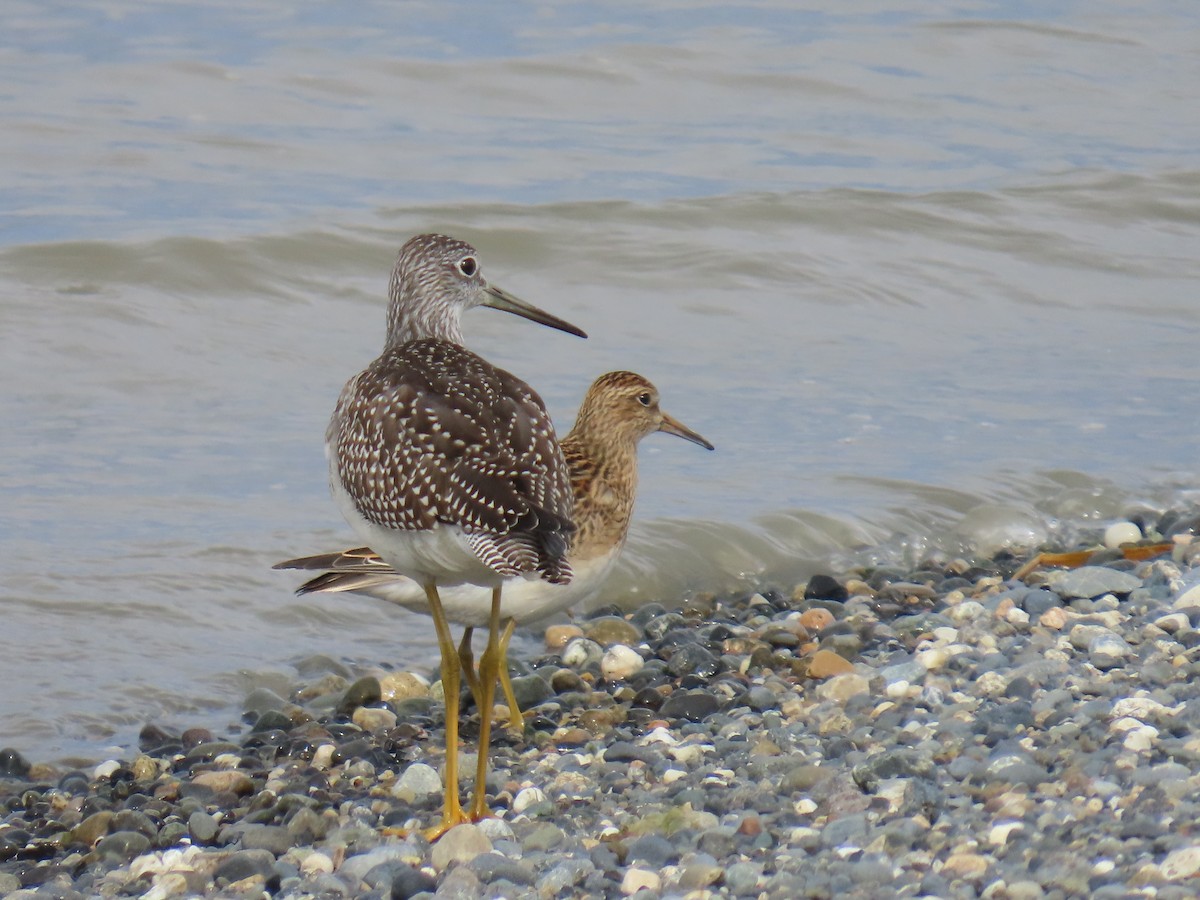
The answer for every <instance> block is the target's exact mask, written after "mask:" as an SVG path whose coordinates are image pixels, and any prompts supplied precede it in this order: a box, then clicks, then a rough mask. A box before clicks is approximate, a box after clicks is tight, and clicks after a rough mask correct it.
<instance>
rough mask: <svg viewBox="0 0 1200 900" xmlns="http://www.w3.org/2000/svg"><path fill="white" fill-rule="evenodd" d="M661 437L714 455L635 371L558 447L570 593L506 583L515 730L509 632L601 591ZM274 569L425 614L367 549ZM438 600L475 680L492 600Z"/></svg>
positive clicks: (312, 586) (591, 407)
mask: <svg viewBox="0 0 1200 900" xmlns="http://www.w3.org/2000/svg"><path fill="white" fill-rule="evenodd" d="M656 431H661V432H665V433H666V434H673V435H676V436H678V437H681V438H684V439H685V440H689V441H691V442H693V443H696V444H699V445H700V446H702V447H706V448H707V449H709V450H711V449H713V448H712V445H711V444H710V443H709V442H708V441H706V440H705V439H704V438H703V437H701V436H700V435H699V434H697V433H696V432H694V431H692V430H691V429H690V428H688V427H687V426H685V425H683V424H682V423H681V422H679V421H678V420H676V419H674V418H672V417H671V416H669V415H668V414H667V413H665V412H663V411H662V409H661V408H660V407H659V393H658V389H657V388H655V386H654V385H653V384H651V383H650V381H649V380H647V379H646V378H644V377H642V376H641V375H637V374H635V373H633V372H609V373H608V374H606V375H601V376H600V377H599V378H597V379H596V380H595V381H594V382H593V383H592V386H591V387H590V388H589V389H588V392H587V395H586V396H585V397H584V399H583V402H582V404H580V407H579V413H578V415H577V416H576V419H575V425H574V427H573V428H572V429H571V431H570V433H569V434H567V435H566V437H564V438H563V439H562V451H563V455H564V456H565V457H566V462H567V468H568V469H569V471H570V478H571V491H572V494H573V495H574V498H575V514H574V522H575V526H576V530H575V532H574V533H573V534H572V535H571V537H570V549H569V550H568V551H567V559H568V562H569V563H570V565H571V569H572V571H573V572H574V576H573V578H572V579H571V583H570V584H565V585H563V584H552V583H550V582H546V581H531V580H528V579H523V578H522V579H509V581H508V582H506V584H505V587H504V591H503V594H502V596H501V601H500V615H501V617H503V618H504V619H507V622H506V625H505V631H504V636H503V638H502V639H501V661H500V679H501V684H502V685H503V686H504V694H505V700H506V702H507V703H508V706H509V712H510V715H511V716H512V718H511V719H510V725H513V726H517V723H519V722H520V711H519V709H518V708H517V704H516V699H515V697H514V696H513V692H512V688H511V685H510V684H509V681H508V666H507V660H506V651H507V646H508V640H509V638H510V637H511V635H512V629H513V626H514V624H515V623H523V622H528V621H535V620H537V619H540V618H543V617H545V616H548V615H551V614H553V613H555V612H558V611H560V610H563V609H566V608H568V607H570V606H574V605H575V604H576V603H579V602H581V601H583V600H585V599H587V598H588V597H589V596H590V595H592V594H593V593H595V592H596V590H597V589H598V588H599V586H600V585H601V584H602V582H603V581H604V578H605V576H606V575H607V574H608V572H609V571H610V570H611V569H612V566H613V563H614V562H615V561H616V559H617V556H618V555H619V553H620V551H621V548H622V547H623V546H624V544H625V539H626V536H627V535H628V533H629V521H630V517H631V515H632V513H633V504H634V497H635V495H636V493H637V477H638V470H637V445H638V442H639V441H641V439H642V438H644V437H646V436H647V435H649V434H653V433H654V432H656ZM276 568H287V569H307V570H314V569H324V570H328V571H325V572H324V573H323V574H322V575H318V576H317V577H315V578H313V579H311V580H309V581H307V582H305V583H304V584H303V585H302V586H301V587H300V589H299V590H298V591H297V593H300V594H306V593H311V592H328V593H337V592H344V591H350V592H353V593H357V594H364V595H367V596H371V597H376V598H378V599H382V600H386V601H388V602H389V603H395V604H397V605H399V606H403V607H405V608H406V609H410V610H414V611H418V612H427V611H428V604H427V602H426V600H425V595H424V592H423V590H422V589H421V586H420V585H419V584H418V583H417V582H415V581H413V580H412V579H410V578H406V577H404V576H402V575H400V574H398V573H397V572H396V570H395V569H393V568H392V567H391V566H389V565H388V564H387V563H386V562H385V561H384V560H382V559H380V557H379V556H378V555H377V554H375V553H374V552H372V550H370V549H369V548H360V549H357V550H347V551H344V552H342V553H328V554H323V555H320V556H310V557H305V558H302V559H293V560H288V561H287V562H283V563H280V564H279V565H278V566H276ZM440 596H441V600H442V609H443V611H444V612H445V614H446V617H447V618H448V619H450V620H451V621H453V622H457V623H459V624H461V625H465V626H467V632H466V634H465V635H464V637H463V644H462V646H461V647H460V652H459V656H460V660H461V661H462V664H463V671H464V674H465V675H467V677H468V678H470V677H471V671H470V662H469V660H470V649H469V648H470V633H471V629H472V628H473V627H476V626H482V625H485V624H487V623H488V614H489V612H490V610H489V599H488V593H487V591H486V589H484V588H479V587H476V586H474V585H468V584H463V585H457V586H454V587H448V588H443V589H441V591H440ZM472 689H473V691H474V692H475V695H476V700H477V702H481V703H482V702H483V701H481V700H480V696H479V694H480V688H479V687H478V686H475V685H473V686H472ZM481 749H482V748H481ZM479 802H481V801H480V792H479V786H478V785H477V791H476V803H479Z"/></svg>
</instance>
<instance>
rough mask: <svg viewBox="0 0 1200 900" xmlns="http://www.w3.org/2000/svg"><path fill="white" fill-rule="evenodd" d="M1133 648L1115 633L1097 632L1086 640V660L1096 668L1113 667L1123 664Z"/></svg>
mask: <svg viewBox="0 0 1200 900" xmlns="http://www.w3.org/2000/svg"><path fill="white" fill-rule="evenodd" d="M1132 655H1133V648H1132V647H1130V646H1129V644H1128V643H1126V641H1125V639H1124V638H1122V637H1121V636H1120V635H1116V634H1099V635H1096V636H1095V637H1094V638H1092V640H1090V641H1089V642H1088V660H1089V661H1090V662H1091V664H1092V665H1093V666H1095V667H1096V668H1097V669H1113V668H1116V667H1117V666H1122V665H1124V664H1125V660H1126V659H1127V658H1128V657H1130V656H1132Z"/></svg>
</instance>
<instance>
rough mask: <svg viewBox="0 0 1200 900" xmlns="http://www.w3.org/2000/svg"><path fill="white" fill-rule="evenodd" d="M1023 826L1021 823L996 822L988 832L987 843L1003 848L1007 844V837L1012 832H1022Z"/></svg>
mask: <svg viewBox="0 0 1200 900" xmlns="http://www.w3.org/2000/svg"><path fill="white" fill-rule="evenodd" d="M1024 828H1025V826H1024V825H1023V824H1022V823H1021V822H1015V821H1011V820H1010V821H1006V822H997V823H996V824H995V825H993V826H992V828H991V830H990V831H989V832H988V842H989V843H991V844H993V845H995V846H997V847H1003V846H1004V845H1005V844H1007V843H1008V837H1009V835H1010V834H1012V833H1013V832H1014V831H1023V830H1024Z"/></svg>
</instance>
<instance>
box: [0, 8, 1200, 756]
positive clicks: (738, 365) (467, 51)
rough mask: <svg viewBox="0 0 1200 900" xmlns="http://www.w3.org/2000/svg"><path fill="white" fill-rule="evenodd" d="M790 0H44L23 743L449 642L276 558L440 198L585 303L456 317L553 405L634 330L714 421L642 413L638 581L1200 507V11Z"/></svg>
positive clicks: (463, 230)
mask: <svg viewBox="0 0 1200 900" xmlns="http://www.w3.org/2000/svg"><path fill="white" fill-rule="evenodd" d="M789 6H790V4H782V3H780V4H772V3H759V4H744V5H741V4H736V3H733V4H715V3H714V4H694V3H689V4H686V5H684V4H674V3H661V4H657V5H656V6H655V8H654V9H652V10H642V9H640V8H638V9H634V8H632V7H631V8H629V9H625V10H620V11H619V12H618V11H616V8H615V7H613V6H611V5H609V4H587V3H577V4H565V5H555V6H550V5H538V4H525V5H521V4H517V5H512V4H510V5H508V6H506V7H505V14H504V15H503V16H500V15H499V14H498V13H497V12H495V11H494V9H493V7H491V6H489V5H487V4H481V3H479V4H469V5H467V6H463V5H460V6H458V7H456V13H455V14H454V15H451V14H449V13H448V12H445V11H443V7H441V6H439V5H436V4H429V5H420V4H404V5H403V6H394V5H390V4H355V5H346V6H344V7H343V6H334V7H329V6H319V7H313V8H311V9H307V10H303V11H295V10H293V9H291V8H290V5H288V4H280V3H276V2H261V3H245V4H230V5H228V6H224V7H219V8H216V9H212V8H210V7H209V6H207V5H206V6H204V7H200V6H195V7H193V6H189V5H187V4H152V3H132V2H130V3H116V2H113V3H106V4H99V5H95V6H92V7H89V8H88V9H87V10H71V11H58V12H56V13H53V14H51V13H48V12H46V11H45V9H44V8H43V7H42V6H41V5H39V4H33V3H26V4H18V5H17V6H15V7H14V8H13V15H12V17H11V21H10V23H9V24H8V26H6V28H5V30H4V33H3V35H2V36H0V72H2V73H3V82H2V83H3V84H5V85H6V86H7V88H6V90H4V91H2V92H0V115H2V116H3V121H4V122H5V128H4V137H3V138H2V139H0V146H3V148H4V157H5V161H6V165H5V166H3V167H0V209H3V210H4V215H3V217H2V218H0V290H2V291H3V294H2V296H3V298H4V299H3V302H0V334H2V335H3V336H4V343H3V352H2V353H0V385H3V387H2V388H0V422H2V423H3V424H4V427H3V429H0V459H2V460H3V464H2V466H0V487H2V490H3V497H4V503H3V505H2V506H0V535H3V539H4V552H3V555H2V556H0V559H3V563H0V566H2V568H0V575H2V579H0V603H2V604H3V610H4V620H3V621H4V633H5V638H6V640H5V643H6V645H7V646H8V647H9V648H19V652H13V651H12V650H11V649H10V652H8V653H6V654H3V655H2V656H0V683H2V684H4V685H5V689H4V691H3V694H2V695H0V746H9V745H11V746H14V747H17V748H18V749H20V750H21V751H22V752H24V753H26V755H28V756H31V757H32V758H40V759H59V758H63V757H68V756H81V757H85V758H96V757H98V756H101V755H103V754H104V753H106V752H108V749H109V748H110V745H115V746H117V747H123V748H124V747H129V746H130V745H131V744H132V743H133V742H134V741H135V740H136V735H137V731H138V729H139V728H140V726H141V725H142V724H143V723H145V722H146V721H157V722H159V723H160V724H163V725H166V726H168V727H181V726H187V725H192V724H208V725H210V726H212V727H215V728H221V727H223V726H224V725H226V724H227V723H229V722H231V721H234V720H235V719H236V718H237V715H238V709H239V704H240V701H241V698H242V697H243V696H244V693H245V691H246V689H247V686H248V685H252V684H257V683H260V682H262V681H264V680H270V679H271V678H272V677H275V676H277V675H278V674H279V673H287V672H289V671H291V666H292V665H293V663H294V662H295V661H296V660H298V659H300V658H303V657H305V656H307V655H310V654H314V653H327V654H329V655H330V656H333V657H335V658H344V659H351V660H357V661H363V660H369V661H391V662H394V663H395V664H397V665H404V666H417V667H422V668H427V667H429V666H430V665H431V664H432V663H433V662H434V660H435V658H436V647H435V645H434V642H433V640H432V629H431V628H427V626H426V624H425V623H423V622H420V621H418V622H415V623H409V622H407V621H406V620H404V619H403V616H404V615H405V614H402V613H398V612H395V611H392V610H389V609H382V608H379V607H377V606H375V605H372V604H371V603H369V602H365V601H364V602H355V601H353V600H347V599H344V598H343V599H333V600H321V599H313V598H306V599H304V600H296V599H294V598H292V596H291V594H290V590H291V588H292V587H294V585H295V584H296V582H297V579H296V578H295V577H294V576H293V575H291V574H288V573H279V572H273V571H271V570H270V568H269V567H270V565H271V564H272V563H274V562H275V561H277V560H279V559H282V558H285V557H288V556H293V555H298V554H302V553H309V552H316V551H321V550H327V549H333V548H338V547H342V546H348V545H351V544H354V543H355V541H354V538H353V537H352V535H351V534H350V532H349V529H348V528H347V527H346V526H345V525H344V524H343V523H342V522H340V520H339V518H338V515H337V512H336V510H335V509H334V507H333V504H332V503H331V502H330V499H329V496H328V491H327V488H326V485H325V467H324V461H323V458H322V436H323V430H324V426H325V421H326V419H327V417H328V415H329V412H330V410H331V408H332V405H333V402H334V399H335V398H336V395H337V392H338V390H339V389H340V387H341V384H342V383H343V382H344V380H345V379H346V378H347V377H349V376H350V375H351V374H353V373H354V372H355V371H357V370H358V369H359V368H361V367H362V365H363V364H365V363H366V362H367V361H368V360H369V359H370V358H371V357H372V356H373V355H374V354H375V353H376V352H377V351H378V349H379V346H380V342H381V338H382V326H383V311H384V294H385V290H386V282H387V273H388V270H389V268H390V266H391V263H392V258H393V256H394V253H395V250H396V248H397V247H398V246H399V244H400V243H402V242H403V240H404V239H405V238H406V237H407V236H409V235H410V234H412V233H415V232H417V231H425V230H445V231H448V232H450V233H452V234H455V235H457V236H461V237H464V238H466V239H468V240H470V241H472V242H473V243H475V244H476V245H477V246H478V247H479V249H480V251H481V255H482V258H483V261H484V266H485V271H486V272H487V273H488V275H489V277H491V278H492V279H493V280H494V281H496V282H497V283H499V284H501V285H503V286H504V287H506V288H508V289H509V290H512V291H513V292H515V293H517V294H519V295H521V296H523V297H525V298H526V299H529V300H531V301H532V302H534V303H536V304H538V305H540V306H543V307H545V308H547V309H550V310H552V311H554V312H556V313H558V314H560V315H562V316H564V317H565V318H567V319H569V320H571V321H573V322H575V323H576V324H578V325H580V326H581V327H583V328H585V329H586V330H587V331H588V332H589V334H590V339H589V340H588V341H587V342H586V343H582V342H580V341H578V340H577V339H574V338H571V337H568V336H566V335H562V334H558V333H554V332H550V331H547V330H544V329H538V328H535V327H533V326H532V325H529V324H528V323H525V322H521V321H519V320H516V319H513V318H511V317H506V316H499V315H494V314H492V313H490V312H487V311H480V312H477V313H473V314H471V316H470V317H469V319H468V321H467V322H466V330H467V333H468V337H469V338H470V341H471V344H472V346H473V347H475V348H476V349H478V350H479V351H480V352H482V353H484V354H485V355H486V356H487V357H488V358H490V359H492V360H494V361H496V362H497V363H499V364H501V365H504V366H505V367H507V368H510V369H512V370H513V371H515V372H516V373H517V374H519V375H521V376H522V377H524V378H526V379H527V380H528V381H530V382H531V383H532V384H534V385H535V386H536V387H537V388H538V389H539V391H541V393H542V394H543V396H544V397H545V399H546V401H547V403H548V404H549V406H550V407H551V411H552V412H553V413H554V415H555V418H556V420H557V421H558V422H559V423H560V424H561V425H562V426H563V427H564V428H565V427H566V426H567V425H568V424H569V422H570V420H571V416H572V413H573V409H574V405H575V403H576V402H577V401H578V399H579V397H580V396H581V395H582V393H583V391H584V390H585V388H586V386H587V384H588V383H589V382H590V381H591V379H592V378H593V377H594V376H595V375H597V374H599V373H601V372H603V371H607V370H609V369H614V368H628V369H634V370H636V371H639V372H642V373H643V374H645V375H647V376H649V377H650V378H651V379H653V380H654V381H655V382H656V383H657V384H658V385H659V387H660V388H661V390H662V394H663V403H664V407H665V408H666V409H667V410H669V411H670V412H671V413H672V414H673V415H675V416H676V417H677V418H679V419H681V420H682V421H684V422H685V423H687V424H688V425H689V426H691V427H693V428H695V429H696V430H698V431H700V432H701V433H703V434H704V435H705V436H706V437H708V438H709V439H710V440H711V441H712V442H713V443H714V444H716V446H717V452H716V453H712V454H709V453H705V452H703V451H701V450H699V449H698V448H696V447H694V446H692V445H689V444H687V443H685V442H682V441H677V440H674V439H672V438H670V437H667V436H661V435H659V436H654V437H651V438H649V439H647V440H646V442H645V443H644V444H643V449H642V456H641V459H642V491H641V496H640V499H639V506H638V512H637V519H638V522H637V525H636V528H635V532H634V535H633V537H632V538H631V540H630V546H629V550H628V553H627V558H626V560H625V562H624V564H623V566H622V569H621V570H620V571H619V572H618V573H617V575H616V576H615V577H614V579H613V582H612V585H611V587H610V589H609V591H608V592H607V594H606V599H613V600H618V601H621V602H628V603H634V602H640V601H642V600H645V599H650V598H654V597H665V598H672V597H676V596H678V594H679V592H680V591H681V590H688V589H696V588H709V589H729V588H736V587H749V586H753V585H754V584H757V583H759V582H761V581H779V582H784V583H786V582H787V581H788V580H789V579H802V578H804V577H806V576H807V575H808V574H810V573H811V572H813V571H816V570H820V569H829V568H831V567H833V566H836V565H838V564H842V563H846V562H847V561H850V562H853V561H861V560H863V559H873V558H916V557H918V556H919V555H920V554H921V553H922V552H924V551H925V550H926V549H928V548H929V547H931V546H944V547H947V548H949V549H951V550H961V549H962V548H963V546H964V544H966V545H970V544H972V542H981V545H982V547H983V548H985V549H986V547H987V546H988V543H989V541H992V540H994V538H995V534H996V532H997V529H998V530H999V532H1000V533H1001V534H1009V535H1011V534H1013V533H1016V534H1018V536H1019V535H1020V533H1021V531H1022V529H1025V530H1026V532H1027V533H1028V534H1029V536H1030V539H1036V538H1037V537H1038V536H1040V535H1043V534H1046V533H1051V534H1057V533H1061V532H1066V533H1070V532H1071V529H1074V528H1078V527H1084V528H1086V527H1089V526H1095V525H1097V524H1098V523H1102V522H1104V521H1106V520H1109V519H1111V518H1113V517H1116V516H1118V515H1120V514H1121V513H1122V511H1124V510H1126V509H1128V508H1130V507H1132V506H1136V505H1139V504H1145V505H1150V506H1153V507H1161V506H1164V505H1167V504H1171V503H1182V502H1191V501H1192V500H1193V497H1192V493H1191V492H1192V491H1193V490H1194V486H1195V484H1196V483H1197V477H1196V473H1197V468H1198V465H1197V450H1198V449H1200V448H1198V443H1197V437H1196V422H1197V421H1198V418H1200V416H1198V412H1200V398H1198V397H1197V392H1196V391H1195V380H1196V375H1197V371H1196V364H1195V353H1194V351H1193V348H1194V347H1195V345H1196V343H1197V340H1198V336H1200V304H1198V303H1197V302H1196V300H1197V297H1196V294H1197V291H1196V286H1197V284H1198V277H1200V165H1198V160H1200V149H1198V148H1200V120H1198V119H1197V117H1196V116H1195V114H1194V90H1193V88H1192V87H1191V86H1192V85H1194V84H1196V83H1200V77H1198V76H1200V71H1197V70H1198V69H1200V53H1197V50H1200V47H1198V46H1197V40H1196V37H1195V35H1196V34H1198V33H1200V30H1198V29H1197V25H1200V12H1197V11H1195V10H1194V9H1193V8H1192V7H1191V6H1188V5H1185V4H1176V3H1169V2H1160V3H1150V4H1143V5H1141V6H1139V7H1138V9H1137V10H1136V11H1135V12H1130V11H1127V10H1126V8H1125V7H1122V6H1119V5H1117V4H1106V3H1096V4H1090V5H1088V6H1087V8H1086V9H1083V8H1076V7H1068V6H1066V5H1063V6H1057V5H1039V6H1037V7H1030V6H1028V5H1016V6H1014V5H1012V4H986V3H982V4H975V5H973V6H971V7H968V8H965V9H964V8H963V7H959V6H952V5H949V4H939V3H926V4H920V5H917V6H916V7H914V8H913V9H912V10H911V11H910V12H907V13H903V14H901V13H896V12H891V13H881V12H878V11H877V9H876V7H875V5H873V4H870V5H868V4H842V5H841V6H840V7H839V10H840V11H839V12H838V13H836V14H830V13H819V12H813V11H809V12H796V11H792V10H791V9H789ZM464 10H466V11H467V12H469V13H470V15H468V14H467V12H464ZM989 505H991V506H996V505H999V506H1000V510H999V511H996V510H995V509H993V510H992V511H991V512H990V513H989V511H988V506H989ZM981 506H982V507H984V508H983V509H980V507H981ZM989 516H990V518H989ZM864 547H866V548H875V549H868V550H864V549H862V548H864ZM410 625H411V626H412V627H409V626H410ZM402 635H403V637H401V636H402ZM527 640H528V641H529V644H532V639H527Z"/></svg>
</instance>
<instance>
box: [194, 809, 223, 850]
mask: <svg viewBox="0 0 1200 900" xmlns="http://www.w3.org/2000/svg"><path fill="white" fill-rule="evenodd" d="M188 832H189V833H190V834H191V836H192V843H194V844H211V843H212V841H213V838H215V837H216V836H217V820H216V819H215V818H213V817H212V816H210V815H209V814H208V813H206V812H204V811H203V810H200V811H198V812H194V813H192V814H191V815H190V816H188Z"/></svg>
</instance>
